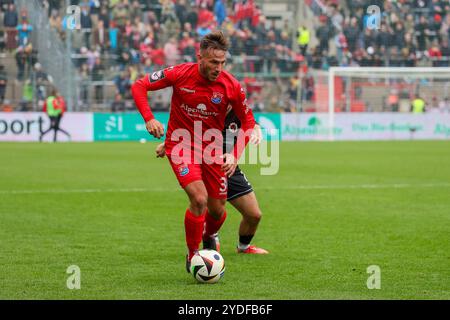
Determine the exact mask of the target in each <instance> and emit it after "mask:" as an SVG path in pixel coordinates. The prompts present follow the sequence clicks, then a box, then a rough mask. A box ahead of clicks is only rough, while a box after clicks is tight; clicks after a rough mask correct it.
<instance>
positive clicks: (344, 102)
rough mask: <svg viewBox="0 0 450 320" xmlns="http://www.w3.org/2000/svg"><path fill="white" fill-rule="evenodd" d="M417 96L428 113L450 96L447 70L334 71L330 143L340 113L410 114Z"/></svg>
mask: <svg viewBox="0 0 450 320" xmlns="http://www.w3.org/2000/svg"><path fill="white" fill-rule="evenodd" d="M416 95H419V96H420V97H421V98H422V99H424V100H425V102H426V104H427V107H428V110H432V109H433V108H437V107H438V104H439V103H440V102H442V101H444V100H445V101H447V100H446V99H448V98H449V96H450V68H448V67H428V68H424V67H331V68H329V72H328V119H329V121H328V125H329V137H328V138H329V140H331V141H332V140H334V139H335V137H334V130H333V128H334V126H335V117H336V113H338V112H386V113H389V112H392V113H401V112H403V113H409V112H410V111H411V110H410V105H411V102H412V100H413V99H414V97H415V96H416Z"/></svg>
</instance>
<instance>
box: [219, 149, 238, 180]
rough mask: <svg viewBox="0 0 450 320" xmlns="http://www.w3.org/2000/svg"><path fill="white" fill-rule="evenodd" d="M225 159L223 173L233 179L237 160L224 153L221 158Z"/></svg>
mask: <svg viewBox="0 0 450 320" xmlns="http://www.w3.org/2000/svg"><path fill="white" fill-rule="evenodd" d="M221 158H222V159H223V164H222V171H223V172H225V175H226V176H227V177H231V176H232V175H233V174H234V171H235V170H236V167H237V160H236V158H235V157H234V156H233V155H232V154H231V153H224V154H223V156H222V157H221Z"/></svg>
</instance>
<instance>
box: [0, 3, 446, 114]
mask: <svg viewBox="0 0 450 320" xmlns="http://www.w3.org/2000/svg"><path fill="white" fill-rule="evenodd" d="M40 1H41V2H42V5H43V6H44V7H45V8H47V9H48V19H49V23H50V25H51V26H52V27H53V28H54V29H55V30H56V31H57V32H58V34H59V35H60V37H61V38H62V39H65V37H67V35H68V32H67V29H68V27H69V28H70V27H74V26H68V23H67V19H66V17H65V16H66V11H65V10H66V7H65V1H59V0H40ZM306 2H307V3H309V5H311V8H312V9H313V11H315V13H316V14H317V17H318V19H317V20H318V21H317V25H316V26H315V30H308V28H307V27H306V26H302V27H301V28H300V29H299V30H295V29H294V26H293V24H292V23H290V22H289V21H283V22H282V23H281V24H277V23H276V21H275V20H274V19H267V18H266V17H265V16H264V15H263V14H262V11H261V8H260V7H259V6H258V5H257V3H256V1H254V0H177V1H173V0H71V1H70V4H71V5H77V6H79V7H80V9H81V12H80V13H81V16H80V20H79V22H80V25H79V26H75V27H76V28H78V27H79V30H77V31H76V32H71V41H72V48H73V50H74V52H73V61H74V63H75V66H76V68H77V69H78V71H79V79H80V83H81V93H80V103H81V104H82V105H87V104H88V101H92V98H93V99H94V100H93V101H95V102H99V103H101V102H102V101H104V98H105V97H104V95H105V88H104V81H110V82H112V83H114V86H115V89H114V91H115V93H114V97H115V98H114V101H113V102H112V104H111V108H112V110H124V109H127V101H128V103H130V101H131V95H130V90H129V89H130V86H131V84H132V83H133V82H134V81H135V80H136V79H137V78H138V77H140V76H141V75H143V74H145V73H151V72H153V71H156V70H159V69H161V68H163V67H165V66H169V65H174V64H176V63H180V62H187V61H195V59H196V58H195V54H196V52H197V51H198V46H199V39H200V38H201V37H202V36H204V35H205V34H208V33H209V32H211V30H213V29H215V28H221V29H222V30H224V32H225V33H226V34H227V35H228V36H229V38H230V41H231V50H230V63H229V65H228V68H229V70H230V71H231V72H233V73H234V74H236V75H238V76H239V77H240V80H242V81H243V82H244V83H245V84H246V88H247V91H248V92H249V102H250V103H251V105H252V106H253V107H254V108H255V109H256V111H259V110H261V111H262V110H264V111H272V112H274V111H284V112H289V111H295V110H296V102H297V100H298V98H299V97H298V94H300V98H301V100H302V101H311V100H312V99H314V78H313V77H312V75H311V73H310V72H308V70H310V69H322V70H327V69H328V68H329V67H330V66H419V65H421V64H422V63H426V62H429V61H432V65H433V66H448V65H449V58H450V48H449V44H448V43H449V36H450V4H449V2H448V1H440V0H398V1H394V0H389V1H381V0H370V1H368V0H356V1H350V0H346V1H345V3H343V1H336V0H328V1H306ZM317 3H320V4H321V5H322V7H320V8H319V7H317ZM374 4H375V5H378V6H379V7H380V8H381V12H382V18H381V21H380V23H379V25H378V26H379V28H378V29H376V30H371V29H369V28H367V27H366V26H367V20H368V19H369V17H368V13H367V7H368V6H369V5H374ZM0 8H1V10H2V16H3V18H2V23H3V26H4V28H0V29H2V30H3V34H0V50H14V52H15V57H16V63H17V68H18V75H17V79H18V80H19V81H22V82H24V83H25V86H24V90H25V89H26V88H27V85H29V84H30V76H29V75H30V74H31V73H33V72H32V71H34V74H35V73H36V72H37V73H39V74H40V78H39V79H38V80H39V83H41V82H42V81H45V73H44V72H43V71H42V70H41V66H40V64H39V63H37V62H38V61H37V58H36V56H37V52H36V50H35V49H34V48H33V44H32V43H31V41H30V38H31V37H30V35H32V33H33V32H36V31H35V30H33V27H32V26H31V25H30V23H29V22H28V19H27V15H28V14H29V13H27V12H26V11H24V10H22V9H20V8H16V7H15V5H14V1H13V0H0ZM0 23H1V22H0ZM312 36H315V37H316V38H317V43H318V44H317V45H316V46H310V40H311V37H312ZM299 70H301V71H302V74H303V76H302V78H301V81H302V86H301V92H300V93H299V92H297V90H296V88H297V87H298V83H299V81H300V80H299V78H298V76H297V72H298V71H299ZM254 73H257V74H259V75H260V76H259V77H254V76H249V74H254ZM274 75H275V76H274ZM283 75H284V76H283ZM264 80H266V81H264ZM267 80H270V81H267ZM92 84H93V87H94V94H93V95H94V97H90V93H89V92H90V87H91V86H92ZM263 86H264V90H262V87H263ZM38 94H39V90H38ZM42 95H43V93H42ZM280 95H281V96H283V97H284V98H283V99H279V97H280ZM24 96H25V94H24ZM280 101H283V102H282V103H280ZM130 108H132V106H130ZM156 108H157V109H158V108H161V109H163V110H167V108H168V105H167V104H164V103H157V102H156Z"/></svg>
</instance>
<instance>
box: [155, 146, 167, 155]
mask: <svg viewBox="0 0 450 320" xmlns="http://www.w3.org/2000/svg"><path fill="white" fill-rule="evenodd" d="M165 155H166V145H165V144H164V143H161V144H159V145H158V146H157V147H156V157H157V158H164V156H165Z"/></svg>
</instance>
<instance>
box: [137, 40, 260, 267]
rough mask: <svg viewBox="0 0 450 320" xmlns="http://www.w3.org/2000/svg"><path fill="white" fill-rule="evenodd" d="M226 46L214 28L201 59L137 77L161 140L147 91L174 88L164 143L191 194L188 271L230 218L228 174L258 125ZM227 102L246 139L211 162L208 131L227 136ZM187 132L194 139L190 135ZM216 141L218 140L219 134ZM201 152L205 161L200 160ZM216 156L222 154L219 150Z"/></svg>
mask: <svg viewBox="0 0 450 320" xmlns="http://www.w3.org/2000/svg"><path fill="white" fill-rule="evenodd" d="M227 50H228V41H227V40H226V38H225V37H224V35H223V33H222V32H221V31H215V32H212V33H210V34H208V35H206V36H205V37H203V39H202V40H201V42H200V52H199V54H198V55H197V58H198V62H197V63H183V64H180V65H177V66H173V67H169V68H166V69H164V70H161V71H158V72H154V73H153V74H151V75H147V76H145V77H144V78H142V79H139V80H137V81H136V82H135V83H134V84H133V86H132V88H131V90H132V94H133V98H134V101H135V103H136V105H137V108H138V109H139V112H140V113H141V115H142V117H143V118H144V121H145V122H146V127H147V130H148V131H149V132H150V134H152V135H153V136H154V137H156V138H158V139H159V138H161V137H162V136H163V135H164V128H163V126H162V124H161V123H160V122H159V121H157V120H156V119H155V118H154V116H153V114H152V112H151V110H150V106H149V104H148V99H147V92H148V91H155V90H159V89H162V88H165V87H170V86H171V87H172V88H173V93H172V101H171V109H170V119H169V123H168V128H167V133H166V140H165V147H166V154H167V157H168V159H169V162H170V164H171V166H172V169H173V171H174V173H175V175H176V177H177V179H178V182H179V183H180V185H181V187H182V188H183V189H184V190H185V192H186V193H187V196H188V198H189V208H188V209H187V210H186V213H185V218H184V225H185V232H186V244H187V247H188V255H187V257H186V269H187V271H188V272H189V271H190V270H189V269H190V260H191V258H192V257H193V256H194V254H195V252H196V251H197V250H198V249H199V245H200V242H201V241H202V238H204V237H205V238H207V237H209V236H212V235H213V234H215V233H217V231H218V230H219V229H220V227H221V226H222V224H223V222H224V221H225V218H226V212H225V202H226V199H227V177H229V176H231V175H233V173H234V171H235V169H236V166H237V159H238V158H239V156H240V154H241V153H242V151H243V149H244V148H245V145H246V144H247V142H248V140H249V134H248V133H249V132H250V133H251V131H252V130H253V128H254V126H255V119H254V117H253V113H252V111H251V109H250V108H249V107H248V106H247V105H246V98H245V93H244V91H243V90H242V88H241V86H240V84H239V82H238V81H237V80H236V79H235V78H234V77H233V76H232V75H231V74H230V73H228V72H226V71H224V70H223V68H224V65H225V62H226V53H227ZM228 104H230V105H231V106H232V108H233V111H234V112H235V114H236V115H237V117H238V118H239V120H240V121H241V125H242V127H241V128H242V129H241V131H240V132H241V133H240V137H239V138H238V139H241V141H244V143H240V144H239V143H238V144H237V145H236V146H235V148H234V150H233V151H232V152H231V153H225V154H223V155H220V158H222V159H223V161H222V162H218V161H213V162H212V163H211V159H212V158H211V157H209V158H208V159H204V158H205V157H204V154H205V153H204V151H206V150H207V149H208V147H209V145H210V144H211V143H210V142H209V141H205V140H207V139H206V138H205V139H203V138H204V137H206V136H207V133H208V131H209V132H211V131H210V130H211V129H216V130H217V132H218V133H219V137H220V139H222V135H221V131H222V130H223V129H224V126H225V117H226V114H227V106H228ZM199 128H201V130H200V132H199ZM186 133H188V135H186ZM244 133H245V134H244ZM199 135H201V136H199ZM181 136H182V139H180V137H181ZM186 136H189V137H190V138H189V139H186V138H185V137H186ZM191 137H193V138H191ZM180 140H182V142H180ZM185 140H188V141H185ZM199 140H200V142H199ZM215 140H218V139H217V137H216V139H215ZM193 141H194V142H193ZM214 143H215V144H216V147H217V148H216V150H222V143H223V140H218V141H214ZM180 145H182V151H181V153H180V148H179V147H180ZM220 152H222V151H220ZM199 154H200V156H201V159H200V160H201V161H198V157H197V156H198V155H199ZM212 156H213V157H214V159H217V156H218V154H215V155H212ZM208 160H209V161H208Z"/></svg>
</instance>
